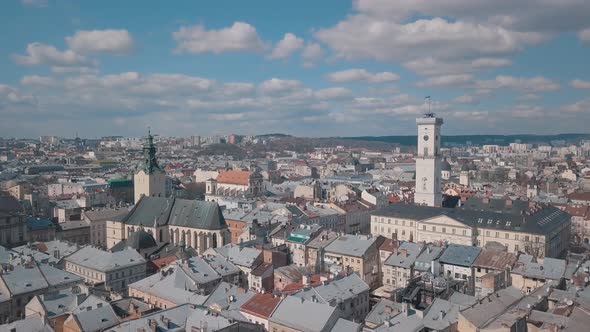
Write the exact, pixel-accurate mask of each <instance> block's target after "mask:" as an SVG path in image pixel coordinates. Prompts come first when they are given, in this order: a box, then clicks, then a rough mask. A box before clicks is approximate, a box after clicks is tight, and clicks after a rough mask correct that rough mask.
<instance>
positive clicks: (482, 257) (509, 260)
mask: <svg viewBox="0 0 590 332" xmlns="http://www.w3.org/2000/svg"><path fill="white" fill-rule="evenodd" d="M516 259H517V258H516V255H514V254H513V253H509V252H504V251H497V250H491V249H482V251H481V252H480V254H479V256H477V258H476V259H475V261H474V262H473V265H474V266H478V267H484V268H489V269H494V270H500V271H501V270H504V269H506V268H507V267H512V266H513V265H514V263H516Z"/></svg>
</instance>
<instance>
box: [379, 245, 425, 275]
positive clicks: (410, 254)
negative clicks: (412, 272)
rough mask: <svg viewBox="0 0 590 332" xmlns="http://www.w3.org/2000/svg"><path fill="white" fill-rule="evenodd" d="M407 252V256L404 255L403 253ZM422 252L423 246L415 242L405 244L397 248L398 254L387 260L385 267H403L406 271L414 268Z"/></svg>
mask: <svg viewBox="0 0 590 332" xmlns="http://www.w3.org/2000/svg"><path fill="white" fill-rule="evenodd" d="M404 250H405V252H406V255H405V256H404V255H403V252H404ZM421 251H422V246H421V245H420V244H418V243H413V242H404V243H402V244H401V245H400V246H399V247H398V248H397V253H395V252H394V253H393V254H391V255H390V256H389V258H387V260H385V263H384V264H385V265H389V266H396V267H401V268H404V269H409V268H410V267H412V265H413V264H414V262H415V261H416V258H417V257H418V255H419V254H420V252H421Z"/></svg>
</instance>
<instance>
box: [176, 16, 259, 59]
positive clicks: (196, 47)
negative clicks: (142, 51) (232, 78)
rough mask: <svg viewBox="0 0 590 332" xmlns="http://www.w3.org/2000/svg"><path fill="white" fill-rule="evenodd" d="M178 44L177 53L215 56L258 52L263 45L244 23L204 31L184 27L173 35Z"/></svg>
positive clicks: (254, 29)
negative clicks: (235, 52)
mask: <svg viewBox="0 0 590 332" xmlns="http://www.w3.org/2000/svg"><path fill="white" fill-rule="evenodd" d="M173 37H174V40H176V42H177V43H178V45H177V47H176V49H175V51H176V52H178V53H195V54H196V53H206V52H212V53H215V54H219V53H223V52H233V51H260V50H262V49H263V48H264V43H263V42H262V40H261V39H260V37H259V36H258V33H257V32H256V28H255V27H253V26H252V25H250V24H248V23H245V22H235V23H234V24H233V25H232V26H231V27H227V28H223V29H219V30H206V29H205V27H204V26H203V25H200V24H199V25H194V26H185V27H181V28H180V29H179V30H178V31H175V32H174V33H173Z"/></svg>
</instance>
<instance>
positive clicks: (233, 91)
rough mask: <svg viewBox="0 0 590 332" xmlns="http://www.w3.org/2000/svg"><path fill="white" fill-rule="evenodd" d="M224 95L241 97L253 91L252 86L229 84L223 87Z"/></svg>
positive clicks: (242, 83) (244, 83) (243, 83)
mask: <svg viewBox="0 0 590 332" xmlns="http://www.w3.org/2000/svg"><path fill="white" fill-rule="evenodd" d="M223 91H224V94H227V95H243V94H248V93H250V92H252V91H254V84H252V83H247V82H230V83H225V84H224V85H223Z"/></svg>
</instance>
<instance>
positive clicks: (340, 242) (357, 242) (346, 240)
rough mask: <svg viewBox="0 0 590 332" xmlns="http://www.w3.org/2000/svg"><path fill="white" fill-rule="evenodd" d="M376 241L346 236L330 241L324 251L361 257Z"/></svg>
mask: <svg viewBox="0 0 590 332" xmlns="http://www.w3.org/2000/svg"><path fill="white" fill-rule="evenodd" d="M376 240H377V238H376V237H369V236H364V235H351V234H347V235H343V236H341V237H339V238H337V239H336V240H334V241H332V243H330V244H329V245H328V246H327V247H326V249H325V250H326V252H328V253H336V254H341V255H346V256H355V257H362V256H363V255H365V253H366V252H367V250H368V249H369V248H370V247H371V245H373V243H375V241H376Z"/></svg>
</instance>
